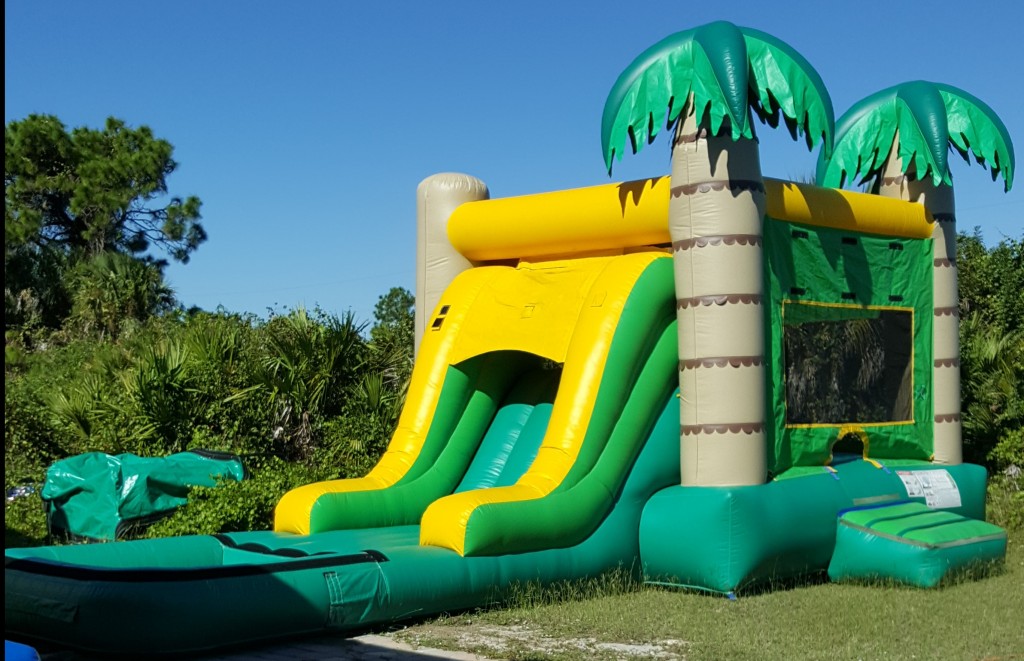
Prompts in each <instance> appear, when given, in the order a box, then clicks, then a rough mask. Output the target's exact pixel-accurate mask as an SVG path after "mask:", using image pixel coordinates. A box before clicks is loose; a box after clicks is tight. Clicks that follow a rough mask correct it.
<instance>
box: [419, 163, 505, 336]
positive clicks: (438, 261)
mask: <svg viewBox="0 0 1024 661" xmlns="http://www.w3.org/2000/svg"><path fill="white" fill-rule="evenodd" d="M489 196H490V193H489V191H488V190H487V185H486V184H484V182H482V181H480V180H479V179H477V178H476V177H471V176H469V175H467V174H458V173H455V172H443V173H440V174H435V175H431V176H429V177H427V178H426V179H424V180H423V181H422V182H420V185H419V186H418V187H417V188H416V352H417V353H418V352H419V348H420V339H421V338H422V337H423V332H424V331H425V330H426V327H427V320H428V319H430V318H431V316H432V315H433V312H434V308H435V307H437V302H438V301H439V300H440V298H441V294H442V293H443V292H444V290H445V289H446V288H447V287H448V285H449V284H450V283H451V281H452V280H453V279H454V278H455V276H457V275H458V274H459V273H462V272H463V271H465V270H466V269H468V268H470V267H471V266H473V263H472V262H470V261H469V260H468V259H466V258H465V257H463V256H462V255H461V254H460V253H459V251H458V250H456V249H455V248H453V247H452V244H451V243H450V242H449V241H448V218H449V216H451V215H452V212H453V211H454V210H455V208H456V207H458V206H459V205H460V204H463V203H465V202H475V201H478V200H486V199H487V198H488V197H489Z"/></svg>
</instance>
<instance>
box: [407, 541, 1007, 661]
mask: <svg viewBox="0 0 1024 661" xmlns="http://www.w3.org/2000/svg"><path fill="white" fill-rule="evenodd" d="M602 583H603V584H604V587H602ZM602 590H606V591H607V594H603V595H602V594H600V593H601V591H602ZM594 595H597V596H594ZM587 597H589V598H587ZM512 604H513V605H512V606H510V607H507V608H503V609H494V610H488V611H482V612H474V613H471V614H463V615H460V616H456V617H445V618H440V619H436V620H432V621H429V622H425V623H422V624H420V625H417V626H413V627H410V628H408V629H405V630H403V631H402V632H400V633H398V634H396V635H398V637H400V638H402V639H405V640H407V641H412V642H414V643H417V644H422V645H430V646H433V647H442V648H447V649H459V650H465V651H475V652H478V653H480V654H484V655H487V656H490V657H493V658H502V659H516V660H518V661H526V660H527V659H551V660H553V659H559V660H560V659H566V660H583V659H586V660H587V661H599V660H602V659H631V658H637V659H639V658H651V659H657V658H662V659H682V658H685V659H989V660H994V659H1024V531H1019V530H1018V531H1016V532H1015V533H1012V534H1011V541H1010V547H1009V552H1008V555H1007V559H1006V563H1005V565H1004V567H1003V568H1002V569H1000V570H997V571H995V572H994V573H993V574H992V575H990V576H988V577H986V578H984V579H981V580H962V581H958V582H954V583H951V584H949V585H946V586H944V587H942V588H940V589H936V590H921V589H915V588H907V587H901V586H897V585H892V584H889V585H885V584H874V585H840V584H833V583H826V582H822V581H817V582H815V581H813V580H812V581H807V582H805V583H803V584H799V585H795V586H793V585H790V586H785V587H780V588H777V589H769V590H766V591H763V592H760V593H758V594H755V595H753V596H747V597H741V598H740V599H739V600H737V601H729V600H727V599H725V598H723V597H716V596H710V595H705V594H697V593H692V592H681V591H674V590H668V589H657V588H651V587H646V586H641V585H637V584H635V583H631V582H630V581H629V580H628V578H627V579H623V578H621V577H619V578H615V577H614V576H613V577H612V578H611V579H608V578H605V579H602V580H601V581H597V582H590V583H586V584H581V585H577V587H575V588H573V587H572V586H571V585H567V584H563V585H560V586H558V587H556V588H555V589H554V590H552V591H544V590H539V589H537V588H535V587H533V588H529V589H527V590H524V591H521V592H519V593H517V594H514V595H513V600H512Z"/></svg>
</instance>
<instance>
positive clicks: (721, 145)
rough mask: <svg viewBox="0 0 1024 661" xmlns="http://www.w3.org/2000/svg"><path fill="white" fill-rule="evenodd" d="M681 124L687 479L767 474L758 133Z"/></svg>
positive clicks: (675, 175) (701, 481) (700, 481)
mask: <svg viewBox="0 0 1024 661" xmlns="http://www.w3.org/2000/svg"><path fill="white" fill-rule="evenodd" d="M709 133H710V132H709V131H708V129H707V127H706V126H705V125H703V124H700V125H699V124H698V123H697V120H696V117H695V115H694V111H693V103H692V98H691V100H690V101H689V102H688V103H687V106H686V108H685V109H684V110H683V116H682V117H681V118H680V121H679V122H678V123H677V124H676V134H675V142H674V145H673V150H672V197H671V199H670V200H669V231H670V234H671V237H672V250H673V256H674V267H675V286H676V299H677V300H676V315H677V319H678V322H679V385H680V393H681V395H680V397H681V404H680V421H681V429H680V434H681V444H682V445H681V464H682V483H683V484H684V485H694V486H712V485H715V486H724V485H737V484H761V483H763V482H764V479H765V448H766V444H765V424H764V422H765V419H764V416H765V404H764V402H765V377H764V331H763V329H764V312H763V295H764V275H763V270H762V263H763V261H762V260H763V258H762V250H761V243H762V241H761V231H762V223H763V218H764V208H765V194H764V183H763V181H762V179H761V165H760V160H759V156H758V146H757V141H756V139H748V138H740V139H738V140H733V139H732V138H731V136H730V131H729V127H728V125H726V126H723V128H722V130H721V131H720V132H719V135H717V136H713V135H709Z"/></svg>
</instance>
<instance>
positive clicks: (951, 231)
mask: <svg viewBox="0 0 1024 661" xmlns="http://www.w3.org/2000/svg"><path fill="white" fill-rule="evenodd" d="M897 145H899V134H898V133H897V134H896V138H895V139H894V140H893V147H892V151H891V152H890V153H889V157H888V159H887V160H886V163H885V167H884V168H883V171H882V175H881V178H880V181H879V187H878V193H879V195H882V196H884V197H893V198H897V199H900V200H904V201H908V202H917V203H920V204H922V205H924V207H925V209H927V210H928V212H929V213H931V215H932V218H934V219H935V227H934V229H933V230H932V258H933V261H932V296H933V302H932V306H933V312H934V315H935V318H934V319H933V320H932V360H933V362H932V388H933V391H932V397H933V398H934V401H935V419H934V420H935V421H934V423H933V430H934V435H933V438H934V443H935V446H934V448H935V449H934V460H935V461H936V462H937V463H940V464H959V463H961V462H962V461H963V446H962V435H961V434H962V432H961V426H960V334H959V331H960V329H959V325H960V314H959V293H958V285H957V271H956V204H955V200H954V197H953V187H952V186H947V185H945V184H942V185H939V186H936V185H935V184H934V183H933V182H932V178H931V177H930V176H927V177H924V178H923V179H918V178H917V177H916V176H915V173H914V172H913V171H912V170H911V171H908V172H907V174H903V167H902V165H903V164H902V163H901V161H900V157H899V155H898V153H897Z"/></svg>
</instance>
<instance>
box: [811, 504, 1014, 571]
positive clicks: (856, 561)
mask: <svg viewBox="0 0 1024 661" xmlns="http://www.w3.org/2000/svg"><path fill="white" fill-rule="evenodd" d="M1005 557H1006V531H1005V530H1003V529H1002V528H1000V527H999V526H997V525H994V524H991V523H987V522H985V521H978V520H977V519H968V518H966V517H962V516H960V515H958V514H954V513H953V512H944V511H941V510H934V509H931V508H929V507H927V506H926V505H923V504H921V503H915V502H904V503H897V504H892V505H879V506H875V507H863V508H855V509H852V510H847V511H845V512H842V513H841V514H840V516H839V527H838V530H837V531H836V550H835V553H834V554H833V555H832V562H831V563H830V564H829V567H828V575H829V578H831V579H832V580H833V581H848V580H879V579H890V580H895V581H899V582H900V583H906V584H908V585H916V586H918V587H922V588H931V587H935V586H937V585H938V584H939V583H941V582H942V580H943V579H945V578H947V577H950V576H953V575H956V574H960V573H962V572H963V571H964V570H966V569H968V568H971V567H977V566H982V565H985V564H986V563H998V562H1001V561H1002V560H1003V559H1004V558H1005Z"/></svg>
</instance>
